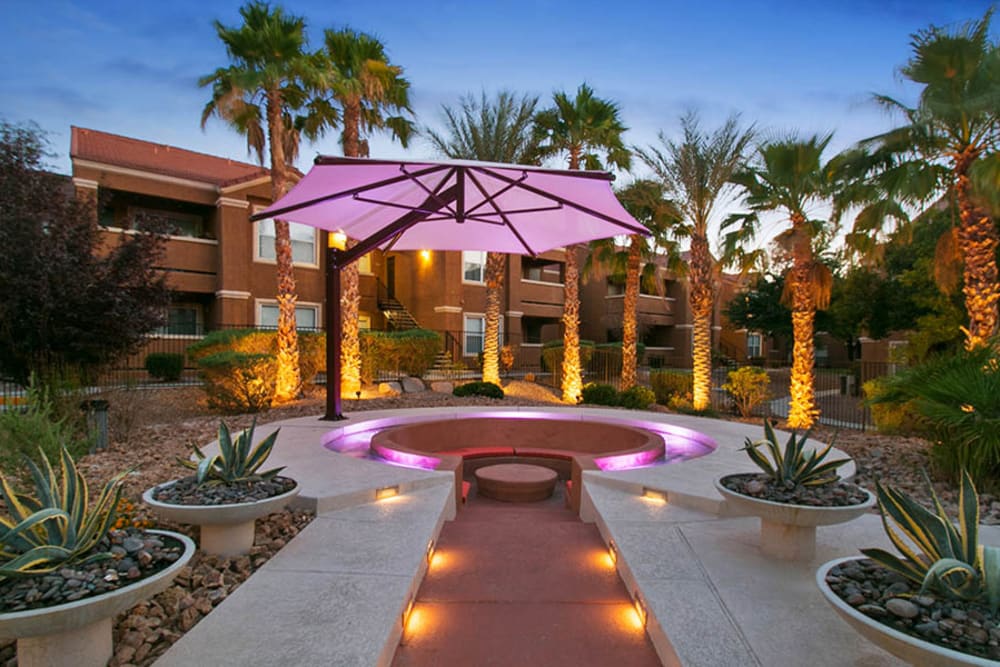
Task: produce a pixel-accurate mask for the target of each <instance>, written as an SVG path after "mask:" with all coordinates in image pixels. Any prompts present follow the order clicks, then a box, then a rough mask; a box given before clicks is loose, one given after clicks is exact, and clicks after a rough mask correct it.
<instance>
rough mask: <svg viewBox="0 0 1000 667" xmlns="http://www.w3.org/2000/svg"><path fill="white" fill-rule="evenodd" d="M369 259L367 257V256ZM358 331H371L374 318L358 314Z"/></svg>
mask: <svg viewBox="0 0 1000 667" xmlns="http://www.w3.org/2000/svg"><path fill="white" fill-rule="evenodd" d="M366 257H367V255H366ZM358 329H360V330H361V331H371V330H372V316H371V315H365V314H364V313H358Z"/></svg>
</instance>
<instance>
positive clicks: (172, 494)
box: [153, 475, 295, 505]
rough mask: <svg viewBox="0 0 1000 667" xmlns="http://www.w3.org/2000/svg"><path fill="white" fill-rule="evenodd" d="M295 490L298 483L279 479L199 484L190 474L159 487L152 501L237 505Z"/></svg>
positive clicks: (155, 490) (180, 503)
mask: <svg viewBox="0 0 1000 667" xmlns="http://www.w3.org/2000/svg"><path fill="white" fill-rule="evenodd" d="M294 488H295V480H293V479H289V478H287V477H280V476H279V477H273V478H272V479H258V480H252V481H246V482H232V483H230V484H225V483H222V482H211V481H209V482H206V483H204V484H199V483H198V478H197V477H195V476H194V475H189V476H187V477H182V478H180V479H178V480H177V481H175V482H173V483H172V484H164V485H163V486H159V487H157V488H156V489H154V490H153V498H154V499H155V500H157V501H159V502H161V503H166V504H168V505H234V504H237V503H251V502H255V501H257V500H266V499H268V498H273V497H275V496H280V495H281V494H283V493H288V492H289V491H291V490H292V489H294Z"/></svg>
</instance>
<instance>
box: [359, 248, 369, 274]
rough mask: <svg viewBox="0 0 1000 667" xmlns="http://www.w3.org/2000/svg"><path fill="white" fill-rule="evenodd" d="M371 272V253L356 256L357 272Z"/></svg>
mask: <svg viewBox="0 0 1000 667" xmlns="http://www.w3.org/2000/svg"><path fill="white" fill-rule="evenodd" d="M371 272H372V254H371V253H370V252H369V253H365V254H364V255H361V257H358V273H364V274H368V275H371Z"/></svg>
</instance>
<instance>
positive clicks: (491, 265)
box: [483, 252, 507, 385]
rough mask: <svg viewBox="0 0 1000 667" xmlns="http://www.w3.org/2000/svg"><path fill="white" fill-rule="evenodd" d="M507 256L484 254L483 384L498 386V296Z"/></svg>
mask: <svg viewBox="0 0 1000 667" xmlns="http://www.w3.org/2000/svg"><path fill="white" fill-rule="evenodd" d="M506 259H507V256H506V255H504V254H502V253H498V252H489V253H486V276H485V277H486V326H485V332H484V336H485V339H484V340H483V382H492V383H493V384H496V385H499V384H500V296H501V290H502V289H503V271H504V266H505V264H506Z"/></svg>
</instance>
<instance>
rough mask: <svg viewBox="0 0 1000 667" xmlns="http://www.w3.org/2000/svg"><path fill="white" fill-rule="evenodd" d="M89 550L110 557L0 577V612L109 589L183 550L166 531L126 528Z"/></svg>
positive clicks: (125, 583) (51, 604)
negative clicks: (149, 531) (162, 533)
mask: <svg viewBox="0 0 1000 667" xmlns="http://www.w3.org/2000/svg"><path fill="white" fill-rule="evenodd" d="M93 553H95V554H99V553H109V554H110V558H106V559H101V560H98V561H94V562H92V563H86V564H82V565H80V564H77V565H73V566H69V567H64V568H60V569H58V570H55V571H53V572H49V573H46V574H34V575H30V576H27V577H23V578H17V579H5V580H3V581H0V612H2V613H9V612H15V611H27V610H29V609H42V608H45V607H54V606H56V605H60V604H65V603H67V602H75V601H76V600H81V599H83V598H86V597H90V596H94V595H100V594H101V593H110V592H111V591H114V590H117V589H119V588H122V587H123V586H128V585H129V584H133V583H136V582H138V581H141V580H142V579H145V578H146V577H150V576H152V575H154V574H156V573H157V572H159V571H161V570H164V569H166V568H167V567H169V566H170V564H171V563H174V562H176V561H177V559H178V558H180V557H181V555H182V554H183V553H184V544H183V543H182V542H181V541H180V540H177V539H174V538H171V537H169V536H167V535H156V534H152V533H146V532H144V531H142V530H140V529H138V528H127V529H125V530H114V531H111V532H110V533H109V534H108V536H107V537H105V538H104V539H103V540H101V541H100V542H99V543H98V544H97V546H96V547H95V548H94V550H93Z"/></svg>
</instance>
